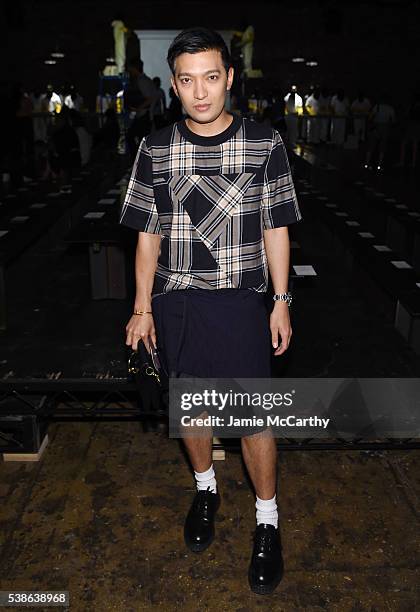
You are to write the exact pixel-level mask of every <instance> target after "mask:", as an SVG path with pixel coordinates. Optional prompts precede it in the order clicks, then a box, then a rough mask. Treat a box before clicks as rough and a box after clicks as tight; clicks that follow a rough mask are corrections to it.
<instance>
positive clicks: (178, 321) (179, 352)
mask: <svg viewBox="0 0 420 612" xmlns="http://www.w3.org/2000/svg"><path fill="white" fill-rule="evenodd" d="M152 311H153V319H154V323H155V328H156V338H157V348H158V351H159V352H160V355H161V359H162V361H163V363H164V365H165V367H166V370H167V372H168V373H169V375H170V376H182V375H189V376H194V377H199V378H270V377H271V332H270V326H269V313H268V311H267V308H266V305H265V294H264V293H258V292H256V291H252V290H250V289H214V290H210V289H182V290H173V291H170V292H168V293H165V294H161V295H157V296H155V297H153V299H152Z"/></svg>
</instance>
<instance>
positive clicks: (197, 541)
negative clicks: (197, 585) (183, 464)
mask: <svg viewBox="0 0 420 612" xmlns="http://www.w3.org/2000/svg"><path fill="white" fill-rule="evenodd" d="M194 416H195V415H194ZM206 416H208V413H207V411H204V412H202V413H201V414H199V415H198V416H197V417H196V418H205V417H206ZM186 431H188V432H190V435H189V436H183V438H182V440H183V443H184V445H185V448H186V450H187V453H188V457H189V459H190V461H191V465H192V467H193V469H194V476H195V481H196V486H197V493H196V495H195V497H194V499H193V502H192V504H191V507H190V510H189V512H188V514H187V517H186V520H185V525H184V540H185V543H186V545H187V546H188V548H189V549H190V550H192V551H194V552H202V551H203V550H205V549H206V548H207V547H208V546H209V545H210V544H211V542H212V541H213V539H214V534H215V529H214V518H215V514H216V512H217V510H218V508H219V505H220V495H219V493H218V491H217V482H216V474H215V471H214V467H213V463H212V440H213V429H212V427H188V428H185V427H182V426H181V427H180V432H181V435H182V434H183V433H184V432H186ZM194 433H195V434H196V435H194Z"/></svg>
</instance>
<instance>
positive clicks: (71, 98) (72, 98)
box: [64, 85, 83, 112]
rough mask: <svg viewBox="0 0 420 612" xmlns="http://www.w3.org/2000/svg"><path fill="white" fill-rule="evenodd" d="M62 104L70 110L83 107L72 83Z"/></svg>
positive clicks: (81, 100) (81, 99) (77, 109)
mask: <svg viewBox="0 0 420 612" xmlns="http://www.w3.org/2000/svg"><path fill="white" fill-rule="evenodd" d="M64 104H65V105H66V106H67V107H68V108H70V109H71V110H76V111H79V112H80V111H81V110H82V108H83V98H82V96H81V95H80V94H79V93H78V92H77V89H76V87H75V86H74V85H70V88H69V91H68V93H67V94H66V95H65V96H64Z"/></svg>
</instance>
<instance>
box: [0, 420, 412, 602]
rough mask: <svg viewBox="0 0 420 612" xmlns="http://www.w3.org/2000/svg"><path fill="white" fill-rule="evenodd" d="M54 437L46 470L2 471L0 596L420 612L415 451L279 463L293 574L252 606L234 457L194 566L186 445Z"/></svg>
mask: <svg viewBox="0 0 420 612" xmlns="http://www.w3.org/2000/svg"><path fill="white" fill-rule="evenodd" d="M49 437H50V443H49V445H48V447H47V449H46V451H45V453H44V455H43V458H42V460H41V461H40V462H39V463H25V464H20V463H3V464H0V483H1V484H0V497H1V504H0V538H1V541H0V545H1V548H0V576H1V589H3V590H5V589H33V590H69V591H70V610H72V611H73V610H74V611H77V612H79V611H85V610H86V611H93V610H94V611H97V610H98V611H99V610H100V611H106V612H108V611H109V612H110V611H118V612H120V611H121V612H131V611H133V612H137V611H139V610H162V612H163V611H164V612H169V611H171V610H177V609H178V608H179V607H182V609H183V610H187V611H189V610H191V611H192V612H195V611H197V610H209V611H213V610H214V611H216V610H229V611H231V610H232V611H233V610H234V611H243V612H245V611H247V612H248V611H250V612H251V611H254V610H258V609H267V610H275V611H277V610H278V611H285V612H289V611H290V612H296V611H300V610H305V611H311V612H312V611H318V610H331V611H337V612H346V611H349V612H350V611H352V612H354V611H356V610H357V611H359V610H360V611H365V610H366V611H373V610H377V611H381V612H383V611H388V610H389V611H392V612H400V611H401V612H409V611H410V612H411V611H413V612H414V611H415V610H418V609H419V607H418V606H419V595H420V593H419V584H420V567H419V561H420V554H419V553H420V546H419V544H420V536H419V534H420V529H419V527H420V525H419V501H418V500H419V496H420V479H419V474H420V452H419V451H412V452H392V451H384V452H378V453H377V454H374V455H372V454H368V453H362V452H345V451H337V452H335V451H329V452H319V451H308V452H300V451H285V452H281V453H280V454H279V475H278V495H279V508H280V528H281V534H282V539H283V546H284V561H285V576H284V579H283V581H282V583H281V584H280V586H279V588H278V590H277V591H276V592H275V593H274V594H273V595H271V596H257V595H254V594H253V593H251V592H250V590H249V587H248V583H247V568H248V562H249V557H250V554H251V542H252V539H251V538H252V531H253V529H254V526H255V509H254V496H253V493H252V489H251V488H250V485H249V481H248V480H247V477H246V474H245V473H244V470H243V464H242V461H241V456H240V454H239V453H230V452H228V453H227V458H226V461H219V462H216V464H215V468H216V474H217V479H218V484H219V489H220V492H221V495H222V505H221V508H220V511H219V513H218V520H217V526H216V527H217V534H216V539H215V541H214V542H213V544H212V545H211V547H210V548H209V549H208V550H207V551H205V552H204V553H202V554H196V553H192V552H190V551H189V550H188V549H187V548H186V547H185V545H184V542H183V535H182V529H183V522H184V518H185V515H186V512H187V510H188V508H189V505H190V502H191V499H192V496H193V494H194V481H193V477H192V473H191V472H190V469H189V465H188V462H187V461H186V459H185V455H184V453H183V450H182V442H181V441H179V440H176V439H168V437H167V435H165V434H161V433H156V432H153V433H143V431H142V429H141V426H140V424H139V423H55V424H54V425H53V426H51V428H50V432H49ZM10 609H12V608H10ZM16 609H17V608H16ZM19 609H21V608H19ZM34 609H35V608H34ZM38 609H39V608H38Z"/></svg>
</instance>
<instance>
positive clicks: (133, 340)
mask: <svg viewBox="0 0 420 612" xmlns="http://www.w3.org/2000/svg"><path fill="white" fill-rule="evenodd" d="M160 243H161V236H160V235H159V234H149V233H146V232H139V237H138V241H137V248H136V258H135V276H136V297H135V300H134V310H136V311H139V310H140V311H143V312H150V311H151V310H152V289H153V281H154V277H155V272H156V267H157V260H158V257H159V252H160ZM126 332H127V340H126V344H127V345H131V347H132V349H133V350H136V349H137V344H138V341H139V340H140V339H142V340H143V342H144V344H145V346H146V347H147V348H148V344H147V338H148V336H149V335H150V337H151V338H152V341H153V344H154V345H155V346H156V330H155V326H154V322H153V316H152V315H151V314H144V315H134V314H133V315H132V317H131V319H130V320H129V322H128V324H127V326H126Z"/></svg>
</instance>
